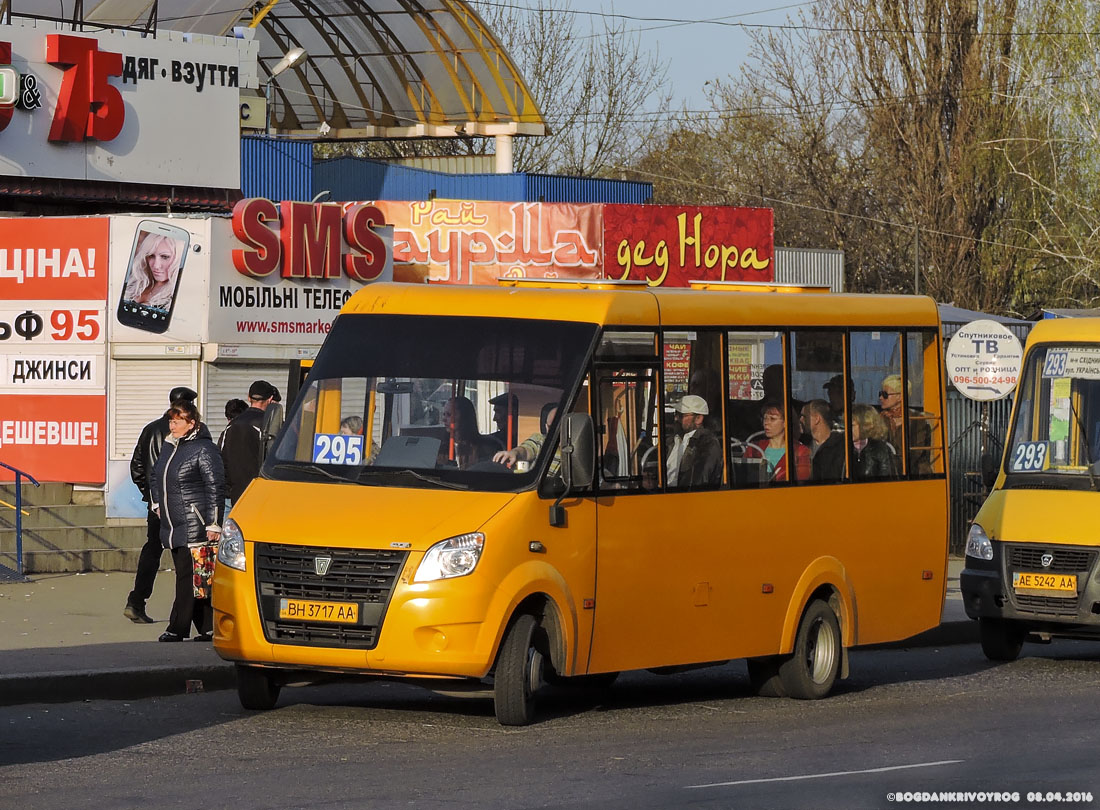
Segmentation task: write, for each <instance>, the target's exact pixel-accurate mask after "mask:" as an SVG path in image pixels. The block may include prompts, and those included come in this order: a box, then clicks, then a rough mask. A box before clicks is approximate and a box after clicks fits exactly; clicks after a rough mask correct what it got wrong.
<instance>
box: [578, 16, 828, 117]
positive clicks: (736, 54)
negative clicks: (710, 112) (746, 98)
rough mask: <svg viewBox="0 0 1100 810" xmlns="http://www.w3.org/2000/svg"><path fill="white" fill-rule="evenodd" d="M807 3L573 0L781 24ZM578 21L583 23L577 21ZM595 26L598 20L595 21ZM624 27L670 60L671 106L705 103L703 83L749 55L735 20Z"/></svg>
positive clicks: (631, 22) (731, 71)
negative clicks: (634, 30) (632, 30)
mask: <svg viewBox="0 0 1100 810" xmlns="http://www.w3.org/2000/svg"><path fill="white" fill-rule="evenodd" d="M806 5H809V4H808V3H802V4H798V3H797V0H735V1H734V2H729V0H676V2H669V0H618V2H612V0H571V6H572V8H573V9H574V10H575V11H595V12H603V13H616V14H624V15H630V16H632V17H657V18H663V19H669V18H673V19H677V20H703V19H713V18H722V19H723V20H725V21H727V22H731V23H732V22H741V23H753V24H763V25H776V24H782V23H785V22H786V21H787V17H788V16H790V17H791V18H792V19H793V18H796V17H797V15H798V12H799V10H800V9H801V8H803V7H805V6H806ZM578 22H579V26H578V27H581V26H584V25H586V24H587V23H586V21H585V20H583V19H582V20H579V21H578ZM594 22H595V24H597V25H599V24H600V21H599V20H594ZM624 22H625V24H626V26H627V28H628V29H639V35H640V36H641V38H642V45H643V46H644V47H647V48H651V49H659V53H660V55H661V58H662V59H663V60H666V61H667V62H668V63H669V65H668V77H669V81H670V83H671V86H672V90H673V93H674V95H675V100H674V106H680V102H681V101H683V102H686V103H687V105H688V107H689V108H691V109H699V108H700V107H702V106H703V105H704V98H705V95H704V92H703V82H705V81H706V80H708V79H714V78H723V79H724V78H725V77H726V76H728V75H730V74H737V73H738V72H739V71H740V69H741V65H742V63H743V62H744V61H745V60H746V58H748V57H749V55H750V49H751V47H752V41H751V40H750V38H749V36H748V34H747V33H746V31H745V29H744V28H742V27H740V26H733V25H711V24H695V25H674V24H671V23H662V22H644V21H639V20H625V21H624Z"/></svg>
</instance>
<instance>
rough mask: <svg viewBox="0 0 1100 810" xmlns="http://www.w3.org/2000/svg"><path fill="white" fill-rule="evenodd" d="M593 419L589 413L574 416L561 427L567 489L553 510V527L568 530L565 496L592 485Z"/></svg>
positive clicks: (562, 468) (563, 464) (561, 451)
mask: <svg viewBox="0 0 1100 810" xmlns="http://www.w3.org/2000/svg"><path fill="white" fill-rule="evenodd" d="M593 433H594V431H593V428H592V417H591V416H589V415H588V414H586V413H571V414H569V416H568V418H567V419H566V420H565V421H564V422H563V423H562V426H561V436H560V439H559V444H558V454H559V455H560V456H561V476H562V482H563V483H564V484H565V487H564V488H563V489H562V492H561V494H560V495H559V496H558V498H557V500H556V501H554V503H553V504H551V506H550V525H551V526H553V527H555V528H562V527H564V526H565V507H564V506H562V505H561V502H562V501H563V500H565V496H566V495H568V494H569V493H570V492H572V491H574V490H577V489H586V488H588V487H590V486H591V485H592V477H593V474H594V471H595V466H596V463H595V454H594V452H593V451H594V445H595V442H594V440H593Z"/></svg>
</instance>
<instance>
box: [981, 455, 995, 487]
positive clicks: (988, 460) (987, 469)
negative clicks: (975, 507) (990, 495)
mask: <svg viewBox="0 0 1100 810" xmlns="http://www.w3.org/2000/svg"><path fill="white" fill-rule="evenodd" d="M981 466H982V484H983V485H984V486H985V488H986V489H993V485H994V484H995V483H996V482H997V462H996V461H995V460H994V459H993V454H992V453H989V452H986V453H982V458H981Z"/></svg>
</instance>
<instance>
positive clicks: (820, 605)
mask: <svg viewBox="0 0 1100 810" xmlns="http://www.w3.org/2000/svg"><path fill="white" fill-rule="evenodd" d="M843 653H844V650H843V647H842V643H841V638H840V622H839V621H837V618H836V614H835V613H833V609H832V608H831V607H829V605H828V604H826V603H825V602H822V601H821V600H819V599H815V600H814V601H813V602H810V604H809V605H808V606H807V607H806V612H805V613H803V614H802V621H801V622H799V624H798V633H797V634H796V635H795V637H794V653H793V654H792V655H791V656H790V657H789V658H785V659H784V660H783V662H782V663H781V664H780V665H779V679H780V681H782V683H783V689H784V690H785V691H786V693H787V696H788V697H792V698H795V699H796V700H820V699H821V698H823V697H825V696H826V695H827V694H829V692H830V691H831V690H832V688H833V684H835V683H836V679H837V675H838V674H839V673H840V661H841V656H842V655H843Z"/></svg>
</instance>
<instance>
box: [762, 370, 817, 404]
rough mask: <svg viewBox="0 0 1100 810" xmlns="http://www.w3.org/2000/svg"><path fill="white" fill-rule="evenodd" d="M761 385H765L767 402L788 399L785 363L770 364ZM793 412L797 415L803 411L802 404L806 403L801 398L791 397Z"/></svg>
mask: <svg viewBox="0 0 1100 810" xmlns="http://www.w3.org/2000/svg"><path fill="white" fill-rule="evenodd" d="M761 385H763V386H764V401H765V402H782V401H783V400H784V399H786V397H785V396H783V364H782V363H772V364H771V365H770V366H768V367H767V368H765V369H764V374H763V376H762V377H761ZM790 402H791V412H792V413H794V414H795V415H796V416H797V415H798V414H799V413H800V412H801V411H802V406H803V405H805V404H806V403H805V402H803V401H802V400H800V399H795V398H794V397H791V399H790Z"/></svg>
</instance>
